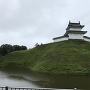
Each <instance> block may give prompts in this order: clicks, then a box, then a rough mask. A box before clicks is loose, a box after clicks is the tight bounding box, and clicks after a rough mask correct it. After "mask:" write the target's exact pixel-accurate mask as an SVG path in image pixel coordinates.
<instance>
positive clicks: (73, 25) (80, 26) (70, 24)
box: [66, 21, 84, 30]
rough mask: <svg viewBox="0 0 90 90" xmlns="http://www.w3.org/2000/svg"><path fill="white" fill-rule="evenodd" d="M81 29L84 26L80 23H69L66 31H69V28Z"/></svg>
mask: <svg viewBox="0 0 90 90" xmlns="http://www.w3.org/2000/svg"><path fill="white" fill-rule="evenodd" d="M83 27H84V25H81V24H80V22H78V23H72V22H70V21H69V24H68V26H67V28H66V30H69V29H70V28H81V29H82V28H83Z"/></svg>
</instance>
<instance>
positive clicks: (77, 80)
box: [0, 69, 90, 89]
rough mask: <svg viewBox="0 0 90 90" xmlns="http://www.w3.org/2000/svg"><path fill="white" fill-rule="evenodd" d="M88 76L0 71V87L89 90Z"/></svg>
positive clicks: (89, 79)
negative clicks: (75, 89)
mask: <svg viewBox="0 0 90 90" xmlns="http://www.w3.org/2000/svg"><path fill="white" fill-rule="evenodd" d="M89 83H90V76H73V75H51V74H42V73H37V72H32V71H30V70H29V71H28V70H24V69H3V70H0V86H9V87H30V88H39V87H40V88H60V89H61V88H62V89H66V88H68V89H73V88H75V87H77V88H79V89H84V88H85V89H90V84H89Z"/></svg>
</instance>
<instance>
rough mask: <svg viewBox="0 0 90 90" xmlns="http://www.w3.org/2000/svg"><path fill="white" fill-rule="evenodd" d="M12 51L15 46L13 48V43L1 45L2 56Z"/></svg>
mask: <svg viewBox="0 0 90 90" xmlns="http://www.w3.org/2000/svg"><path fill="white" fill-rule="evenodd" d="M12 51H13V48H12V45H10V44H3V45H1V47H0V54H1V55H2V56H4V55H6V54H8V53H10V52H12Z"/></svg>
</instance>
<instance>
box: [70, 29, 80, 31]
mask: <svg viewBox="0 0 90 90" xmlns="http://www.w3.org/2000/svg"><path fill="white" fill-rule="evenodd" d="M69 30H72V31H81V28H70V29H69Z"/></svg>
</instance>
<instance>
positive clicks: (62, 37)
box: [53, 36, 68, 40]
mask: <svg viewBox="0 0 90 90" xmlns="http://www.w3.org/2000/svg"><path fill="white" fill-rule="evenodd" d="M64 37H68V36H60V37H55V38H53V40H55V39H59V38H64Z"/></svg>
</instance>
